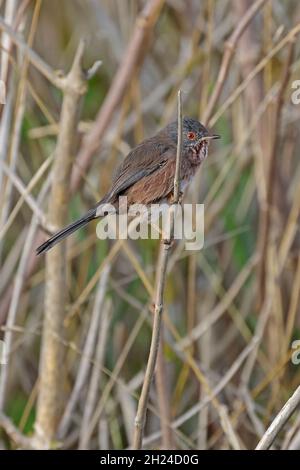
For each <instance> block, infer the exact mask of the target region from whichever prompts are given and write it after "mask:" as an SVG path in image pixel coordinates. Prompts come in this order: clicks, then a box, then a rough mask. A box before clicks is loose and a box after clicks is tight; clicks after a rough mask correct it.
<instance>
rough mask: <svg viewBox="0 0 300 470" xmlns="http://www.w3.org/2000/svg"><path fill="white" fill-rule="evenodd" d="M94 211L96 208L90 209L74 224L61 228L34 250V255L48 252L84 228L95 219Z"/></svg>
mask: <svg viewBox="0 0 300 470" xmlns="http://www.w3.org/2000/svg"><path fill="white" fill-rule="evenodd" d="M96 211H97V209H96V208H95V209H91V210H90V211H88V212H87V213H86V214H85V215H84V216H83V217H81V218H80V219H78V220H76V222H73V223H72V224H70V225H68V226H67V227H65V228H63V229H62V230H60V231H59V232H57V233H55V234H54V235H53V236H52V237H51V238H49V240H47V241H45V242H44V243H43V244H42V245H40V246H39V247H38V248H37V249H36V254H37V255H40V254H41V253H45V252H46V251H48V250H50V249H51V248H52V247H53V246H54V245H56V243H58V242H60V241H61V240H63V239H64V238H66V237H68V236H69V235H71V233H73V232H76V230H78V229H79V228H80V227H84V226H85V225H86V224H88V223H89V222H90V221H91V220H93V219H96V218H97V216H96Z"/></svg>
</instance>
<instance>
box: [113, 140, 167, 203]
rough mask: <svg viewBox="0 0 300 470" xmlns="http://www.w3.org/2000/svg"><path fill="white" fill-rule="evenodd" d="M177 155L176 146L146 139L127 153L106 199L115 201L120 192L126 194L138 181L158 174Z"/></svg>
mask: <svg viewBox="0 0 300 470" xmlns="http://www.w3.org/2000/svg"><path fill="white" fill-rule="evenodd" d="M175 155H176V148H175V149H174V148H173V147H171V146H170V145H168V144H167V143H164V142H161V143H157V140H156V141H154V140H153V138H151V139H148V140H146V141H144V142H143V143H142V144H140V145H138V146H137V147H135V148H134V149H133V150H132V151H131V152H130V153H129V154H128V155H127V157H126V158H125V159H124V161H123V163H122V164H121V165H120V167H119V168H118V170H117V173H116V175H115V177H114V179H113V182H112V187H111V190H110V191H109V193H108V195H107V197H106V198H105V200H106V201H113V200H114V199H115V198H116V197H117V196H119V195H120V194H125V191H126V190H128V189H129V188H130V187H132V186H133V185H134V184H135V183H137V182H138V181H140V180H142V179H143V178H146V177H150V175H152V174H153V175H156V174H157V171H160V169H162V168H164V167H165V165H166V164H167V162H168V161H170V160H173V159H175V158H176V157H175ZM154 177H155V176H154ZM126 193H127V191H126Z"/></svg>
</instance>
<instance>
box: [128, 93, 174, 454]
mask: <svg viewBox="0 0 300 470" xmlns="http://www.w3.org/2000/svg"><path fill="white" fill-rule="evenodd" d="M181 148H182V109H181V91H180V90H179V92H178V131H177V154H176V169H175V178H174V203H173V205H172V206H171V207H170V232H169V239H162V240H161V245H160V254H159V261H158V266H157V273H158V274H157V280H156V294H155V307H154V321H153V330H152V338H151V345H150V352H149V357H148V363H147V367H146V372H145V379H144V382H143V386H142V391H141V396H140V399H139V403H138V409H137V414H136V418H135V430H134V436H133V448H134V449H140V448H141V447H142V441H143V431H144V426H145V420H146V413H147V407H148V401H149V393H150V386H151V382H152V379H153V375H154V370H155V365H156V360H157V354H158V348H159V340H160V330H161V320H162V313H163V307H164V290H165V283H166V275H167V266H168V258H169V252H170V247H171V242H172V240H173V238H174V225H175V214H176V207H177V204H178V201H179V196H180V166H181V153H182V152H181Z"/></svg>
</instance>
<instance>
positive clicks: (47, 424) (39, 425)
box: [35, 41, 86, 448]
mask: <svg viewBox="0 0 300 470" xmlns="http://www.w3.org/2000/svg"><path fill="white" fill-rule="evenodd" d="M83 54H84V43H83V41H81V42H80V44H79V47H78V49H77V52H76V55H75V58H74V61H73V65H72V67H71V70H70V72H69V74H68V75H67V77H66V82H67V86H66V88H65V90H64V98H63V104H62V110H61V118H60V132H59V135H58V141H57V147H56V152H55V158H54V165H53V173H52V187H51V194H50V200H49V223H50V224H51V225H53V226H54V227H61V226H62V225H64V224H65V220H66V216H67V207H68V199H69V186H70V184H69V180H70V174H71V168H72V156H73V152H74V136H75V135H76V130H77V125H78V119H79V111H80V105H81V98H82V96H83V94H84V93H85V91H86V78H85V76H84V73H83V70H82V59H83ZM65 254H66V244H65V242H62V243H61V244H60V245H58V246H57V247H54V249H53V250H51V251H50V252H49V253H47V255H46V274H45V281H46V285H45V314H44V315H45V316H44V325H43V334H42V343H41V357H40V385H39V395H38V403H37V418H36V423H35V431H36V434H35V440H36V445H37V447H42V448H45V447H46V448H49V447H51V445H52V442H53V440H54V439H55V436H56V431H57V426H58V420H59V418H60V415H61V411H62V387H63V380H62V377H63V376H64V372H63V364H64V359H63V358H64V354H65V348H64V347H63V346H62V344H61V343H60V342H59V341H57V338H56V335H59V336H61V337H64V318H65V306H66V304H65V302H66V291H67V285H66V258H65Z"/></svg>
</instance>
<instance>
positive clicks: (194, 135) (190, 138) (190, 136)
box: [187, 132, 196, 140]
mask: <svg viewBox="0 0 300 470" xmlns="http://www.w3.org/2000/svg"><path fill="white" fill-rule="evenodd" d="M187 138H188V139H189V140H195V138H196V134H195V132H188V133H187Z"/></svg>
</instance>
